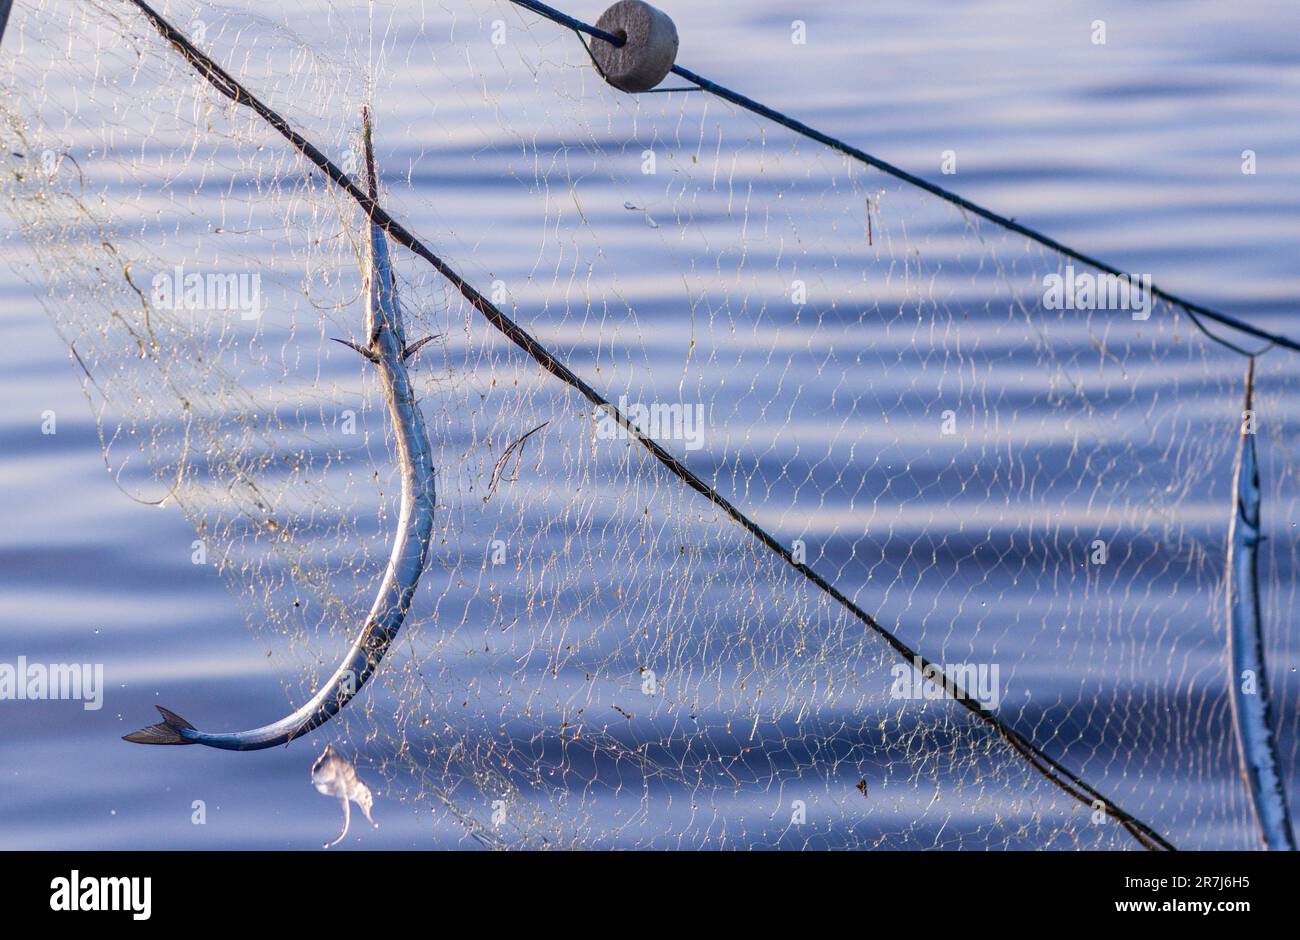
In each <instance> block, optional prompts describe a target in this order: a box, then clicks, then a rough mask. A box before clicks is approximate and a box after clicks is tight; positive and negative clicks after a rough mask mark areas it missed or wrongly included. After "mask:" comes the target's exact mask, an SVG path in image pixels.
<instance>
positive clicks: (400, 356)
mask: <svg viewBox="0 0 1300 940" xmlns="http://www.w3.org/2000/svg"><path fill="white" fill-rule="evenodd" d="M365 156H366V168H367V174H368V177H369V187H370V197H371V198H372V199H377V198H378V181H377V178H376V174H375V165H374V152H373V147H372V145H371V140H370V119H369V114H368V113H367V114H366V115H365ZM369 232H370V238H369V243H368V256H369V257H368V259H367V271H366V279H367V281H368V285H367V290H366V321H365V334H364V337H363V340H364V342H363V343H345V345H348V346H351V347H352V348H353V349H356V350H357V352H359V353H361V355H362V356H363V357H365V358H366V359H367V360H369V361H370V362H372V363H374V365H375V367H376V368H377V369H378V371H379V378H380V383H381V386H382V389H383V395H384V402H385V404H386V405H387V408H388V416H389V419H390V420H391V421H392V425H393V434H394V437H395V438H396V441H397V464H398V467H399V468H400V471H401V478H402V493H401V509H400V512H399V514H398V519H397V532H396V534H395V536H394V538H393V548H392V553H391V554H390V555H389V558H388V565H387V568H386V569H385V571H384V577H383V581H382V582H381V583H380V587H379V591H378V594H377V596H376V597H375V601H374V604H373V605H371V608H370V613H369V615H368V616H367V617H366V620H365V622H364V623H363V624H362V627H361V630H360V632H359V633H358V634H357V637H356V639H355V640H354V641H353V643H352V647H351V648H350V649H349V650H348V652H347V654H346V655H345V656H344V657H343V661H342V662H341V663H340V664H339V667H338V668H337V669H336V670H335V671H334V674H333V675H332V676H331V677H330V678H329V680H328V681H327V682H325V683H324V684H323V685H321V687H320V688H319V690H318V691H317V692H316V694H315V695H313V696H312V697H311V699H310V700H308V701H307V702H306V703H305V704H303V705H302V706H301V707H300V708H298V709H297V710H296V711H294V712H293V713H292V714H290V715H286V716H285V717H284V718H281V719H280V720H279V721H276V722H273V723H272V724H269V725H263V726H262V727H260V728H253V729H251V730H248V731H223V732H210V731H200V730H198V729H197V728H195V727H194V726H193V725H191V724H190V723H189V722H188V721H186V720H185V719H183V718H181V717H180V716H179V715H177V714H175V713H174V712H171V711H168V710H167V709H165V708H163V707H161V706H156V707H157V708H158V711H159V712H161V713H162V716H163V720H162V722H160V723H159V724H156V725H150V726H149V727H148V728H143V729H141V730H140V731H136V732H133V733H132V734H128V735H126V736H125V738H124V740H127V741H131V742H133V743H135V744H204V745H207V746H208V747H215V748H221V749H223V750H230V751H254V750H260V749H261V748H267V747H275V746H276V745H279V744H286V743H288V742H289V741H292V740H293V739H294V738H297V737H300V736H302V735H304V734H306V733H307V732H309V731H311V730H313V729H314V728H318V727H320V726H321V725H322V724H324V723H325V722H327V721H329V720H330V719H331V718H333V717H334V716H335V715H337V714H338V713H339V711H341V710H342V709H343V707H344V706H345V705H347V703H348V702H349V701H351V699H352V698H353V696H355V695H356V693H357V692H358V691H360V689H361V687H362V686H364V685H365V684H366V682H367V680H369V679H370V677H371V676H372V675H373V674H374V672H375V669H376V668H377V667H378V666H379V663H380V661H381V660H382V659H383V657H384V654H385V653H386V652H387V651H388V647H389V646H390V645H391V644H392V642H393V639H394V638H395V637H396V636H397V633H398V631H399V630H400V629H401V627H402V624H403V622H404V621H405V620H406V615H407V612H408V611H409V609H410V606H411V598H412V597H413V596H414V594H415V589H416V586H417V585H418V583H419V580H420V575H421V574H423V572H424V567H425V562H426V560H427V556H428V551H429V538H430V534H431V533H432V530H433V512H434V503H435V491H434V468H433V449H432V447H431V446H430V444H429V434H428V431H427V430H426V429H425V425H424V418H423V417H422V416H421V414H420V410H419V408H418V407H416V403H415V392H414V390H413V388H412V386H411V379H410V376H409V374H408V373H407V369H406V358H407V356H408V355H410V353H412V352H414V351H415V349H416V348H418V347H419V345H422V344H416V346H415V347H408V346H407V344H406V333H405V327H404V325H403V322H402V310H401V307H400V306H399V305H398V302H397V283H396V281H395V279H394V274H393V266H392V259H391V256H390V254H389V250H388V239H387V235H386V234H385V233H384V230H383V229H381V228H380V227H379V226H377V225H374V224H373V223H371V224H370V226H369Z"/></svg>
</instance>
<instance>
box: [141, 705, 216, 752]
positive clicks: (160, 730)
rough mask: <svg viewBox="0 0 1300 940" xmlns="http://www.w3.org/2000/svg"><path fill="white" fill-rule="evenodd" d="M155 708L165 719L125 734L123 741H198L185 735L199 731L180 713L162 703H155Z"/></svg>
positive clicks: (153, 742)
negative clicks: (170, 709) (164, 706)
mask: <svg viewBox="0 0 1300 940" xmlns="http://www.w3.org/2000/svg"><path fill="white" fill-rule="evenodd" d="M154 708H156V709H158V711H159V712H161V713H162V717H163V720H162V721H160V722H159V723H158V724H156V725H150V726H149V727H147V728H141V729H140V730H139V731H132V732H131V733H130V734H126V735H123V736H122V740H123V741H130V742H131V743H132V744H194V743H196V742H195V741H194V739H193V738H187V737H185V732H186V731H197V730H198V729H197V728H195V727H194V726H193V725H192V724H190V723H189V722H188V721H186V720H185V719H184V718H182V717H181V716H180V715H178V714H176V713H175V712H173V711H168V710H167V709H165V708H163V707H162V706H161V705H155V706H154Z"/></svg>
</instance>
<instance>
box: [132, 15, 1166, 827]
mask: <svg viewBox="0 0 1300 940" xmlns="http://www.w3.org/2000/svg"><path fill="white" fill-rule="evenodd" d="M126 2H128V3H131V4H132V5H133V6H135V7H136V8H138V9H139V10H140V11H141V12H142V13H143V14H144V15H145V16H146V17H147V18H148V20H149V22H150V23H151V25H152V26H153V27H154V28H155V29H156V30H157V31H158V33H159V34H160V35H161V36H162V37H163V38H164V39H165V40H167V41H168V42H169V43H171V45H172V46H173V47H174V48H175V49H176V51H177V52H179V53H180V54H181V56H183V57H184V58H185V60H186V61H187V62H189V63H190V65H191V66H192V67H193V68H194V70H195V71H196V72H198V73H199V75H201V76H202V77H203V78H204V79H206V80H207V81H208V82H210V83H211V84H212V85H213V87H215V88H216V89H217V90H218V91H220V92H221V93H222V94H224V95H226V96H227V97H228V98H230V99H231V100H232V101H234V102H235V103H236V104H239V105H242V106H245V107H248V108H251V109H252V110H253V111H254V112H256V113H257V114H258V115H259V116H260V117H261V118H263V119H264V120H265V121H266V122H267V123H269V124H270V125H271V126H272V127H274V128H275V129H276V130H277V131H278V132H279V133H280V134H281V136H283V137H284V138H285V140H287V141H289V143H290V144H292V145H293V147H294V148H295V149H296V150H298V151H299V152H300V153H301V154H302V155H303V156H305V157H306V158H307V159H308V160H310V161H311V162H312V163H314V164H315V165H316V166H317V167H318V168H319V169H320V170H321V172H323V173H324V174H325V175H326V176H327V177H329V179H330V180H331V181H333V182H334V183H335V184H336V185H338V186H339V187H340V188H341V189H343V190H344V191H345V192H347V194H348V195H349V196H351V197H352V198H353V200H355V201H356V203H357V205H359V206H360V207H361V209H362V210H363V211H364V212H365V213H366V215H367V216H368V217H369V218H370V220H371V221H372V222H374V224H376V225H378V226H380V227H381V228H383V229H384V230H385V231H386V232H387V233H388V235H389V237H391V238H392V239H393V240H394V241H396V242H397V243H398V244H400V245H402V246H403V247H405V248H407V249H409V250H410V251H412V252H414V253H415V254H416V255H418V256H419V257H421V258H423V259H424V260H425V261H427V262H428V263H429V264H430V265H432V266H433V268H434V270H436V271H437V272H438V273H439V274H441V275H442V276H443V277H445V278H446V279H447V280H448V281H450V282H451V284H452V285H453V286H454V287H455V288H456V289H457V290H458V291H459V292H460V294H461V296H463V297H464V298H465V300H466V301H468V302H469V304H470V305H471V306H472V307H473V308H474V309H475V310H477V311H478V312H479V313H480V314H482V315H483V317H484V318H485V319H486V320H487V321H488V323H490V324H491V325H492V326H493V327H495V328H496V329H497V330H498V331H499V332H501V333H502V334H503V335H504V336H505V337H506V338H507V339H509V340H510V341H511V342H512V343H514V344H515V345H516V346H518V347H519V348H520V349H522V350H523V351H524V352H526V353H527V354H528V355H529V356H530V357H532V359H533V360H534V361H535V362H536V363H537V364H538V365H540V366H541V367H542V368H543V369H545V370H546V371H547V372H549V373H551V375H553V376H555V377H556V378H558V379H559V380H560V381H561V382H563V383H564V384H565V385H568V386H569V387H570V388H572V389H574V390H576V391H577V392H579V393H580V394H581V395H582V396H583V397H584V398H586V399H587V400H588V401H589V402H591V403H592V404H593V405H596V406H597V407H599V408H601V409H603V410H605V412H606V413H607V414H609V415H611V416H613V417H614V419H615V420H616V421H617V422H618V424H619V426H620V427H622V428H623V429H624V430H626V431H627V432H628V434H629V435H631V436H632V437H633V438H635V439H636V440H637V442H638V443H640V444H641V445H642V446H643V447H645V448H646V449H647V450H649V451H650V453H651V454H653V455H654V457H655V458H656V459H657V460H658V461H659V462H660V463H661V464H663V465H664V466H665V467H666V468H667V469H668V470H669V471H670V472H671V473H672V474H673V475H674V476H676V477H677V478H678V479H679V480H681V481H682V482H683V483H685V484H686V485H687V486H689V487H690V488H691V489H693V490H695V492H697V493H699V494H700V495H701V496H703V497H704V498H705V499H707V500H708V501H709V502H711V503H713V505H715V506H717V507H718V508H719V509H720V510H722V511H723V512H724V513H726V515H727V516H728V517H730V518H731V519H732V520H733V521H735V522H736V523H737V524H739V525H740V526H741V528H743V529H744V530H745V531H747V532H748V533H750V535H752V536H753V537H754V538H755V539H757V540H758V541H759V542H760V543H761V544H762V545H763V546H764V547H765V548H767V549H768V550H770V551H771V552H773V553H774V554H775V555H777V556H778V557H780V558H781V559H782V560H783V561H784V562H785V563H786V564H787V565H789V566H790V567H791V568H793V569H794V570H795V571H797V572H799V573H800V574H801V575H803V576H804V578H806V579H807V580H808V581H809V582H811V583H812V584H814V585H815V586H816V587H818V588H819V589H820V590H822V591H823V592H824V593H826V594H827V595H828V596H829V597H830V598H832V599H833V600H834V601H836V603H838V604H840V605H841V606H842V607H844V609H845V610H847V611H849V612H850V613H851V614H852V615H853V616H854V617H856V618H857V619H858V620H859V621H861V622H862V623H863V624H864V625H866V626H867V627H868V628H869V629H871V630H872V631H873V632H875V633H876V634H877V635H879V636H880V637H881V639H883V640H884V641H885V642H886V643H888V644H889V646H890V647H892V648H893V649H894V650H895V651H896V652H897V653H898V654H899V655H900V656H902V657H903V658H904V659H906V660H907V661H908V662H910V663H914V664H915V665H916V666H917V667H919V668H920V669H921V670H922V674H923V675H927V677H928V678H930V681H932V682H934V683H935V684H937V685H941V686H942V688H943V690H944V692H945V693H947V694H948V695H949V696H950V697H951V698H952V699H954V700H955V701H956V702H958V703H960V704H961V705H962V706H964V707H965V708H966V709H967V710H968V711H970V712H971V714H973V715H974V716H975V717H977V718H978V719H979V720H980V721H983V722H984V723H985V724H987V725H989V726H990V727H992V728H993V729H994V730H996V731H997V732H998V734H999V735H1001V737H1002V738H1003V739H1004V740H1005V741H1006V742H1007V743H1008V744H1009V745H1010V746H1011V747H1012V749H1014V750H1015V751H1016V753H1018V754H1020V756H1021V757H1023V758H1024V759H1025V761H1027V762H1028V763H1029V765H1030V766H1032V767H1033V768H1034V769H1035V770H1037V771H1038V772H1039V773H1040V774H1042V775H1043V776H1044V777H1045V778H1046V779H1048V780H1049V781H1051V782H1052V783H1053V784H1055V785H1056V786H1057V787H1059V788H1060V789H1061V790H1062V791H1063V792H1065V793H1067V794H1069V795H1070V796H1072V797H1074V798H1075V799H1076V800H1078V801H1079V802H1080V803H1083V804H1085V805H1087V806H1090V807H1091V806H1093V805H1094V804H1095V803H1097V802H1100V803H1102V804H1103V805H1104V807H1105V810H1106V812H1107V813H1108V814H1109V815H1112V816H1114V817H1115V819H1117V820H1118V821H1119V822H1120V824H1121V825H1122V826H1123V827H1124V828H1125V829H1126V830H1127V831H1128V832H1129V833H1130V834H1131V835H1132V836H1133V838H1134V839H1136V840H1137V841H1138V842H1139V843H1140V844H1141V845H1142V846H1143V847H1145V848H1148V849H1169V850H1172V849H1173V848H1174V846H1173V845H1172V844H1171V843H1170V842H1169V841H1168V840H1167V839H1165V838H1164V837H1163V836H1161V835H1160V834H1159V833H1158V832H1156V831H1155V830H1154V829H1152V828H1151V827H1150V826H1148V825H1147V824H1146V823H1144V822H1142V820H1140V819H1138V818H1137V817H1135V816H1133V815H1132V814H1130V813H1128V812H1126V811H1124V810H1123V809H1121V808H1120V807H1118V806H1117V805H1115V803H1113V802H1112V801H1111V800H1109V799H1107V798H1106V797H1105V796H1103V795H1102V794H1101V793H1100V792H1099V791H1098V790H1096V789H1095V788H1093V787H1092V786H1091V785H1090V784H1088V783H1087V782H1086V781H1084V780H1083V779H1082V778H1080V777H1079V776H1077V775H1076V774H1075V773H1074V772H1073V771H1071V770H1070V769H1069V768H1067V767H1065V766H1064V765H1062V764H1061V763H1059V762H1058V761H1056V760H1055V759H1053V758H1052V757H1049V756H1048V755H1047V754H1046V753H1045V752H1044V751H1042V750H1041V749H1040V748H1039V747H1038V746H1037V745H1035V744H1034V743H1033V742H1032V741H1030V740H1029V739H1028V738H1026V737H1025V736H1024V735H1022V734H1021V733H1020V732H1019V731H1017V730H1015V729H1014V728H1012V727H1011V726H1010V725H1009V724H1007V723H1006V722H1005V721H1003V720H1002V719H1001V718H1000V717H998V715H997V714H995V713H994V712H992V711H990V710H989V709H987V708H985V707H984V705H982V704H981V703H980V702H979V701H978V700H976V699H974V698H972V697H971V696H970V695H968V694H967V693H966V690H965V689H964V688H963V687H962V686H961V685H960V684H958V683H957V681H956V680H955V679H953V678H950V677H949V676H948V675H947V674H946V673H945V672H944V671H943V670H942V669H940V668H938V667H937V666H936V665H935V664H934V663H932V662H931V661H930V660H928V659H926V658H925V657H923V656H921V655H920V654H919V653H917V652H916V651H915V650H913V649H912V648H911V647H910V646H908V645H907V644H906V643H904V642H903V641H902V640H900V639H899V638H898V637H897V636H895V635H894V634H893V633H892V632H891V631H890V630H888V629H887V628H885V627H884V626H882V625H881V624H880V623H879V622H878V621H877V620H876V619H875V618H874V617H873V616H872V615H871V614H869V613H867V612H866V611H865V610H863V609H862V608H861V607H859V606H858V605H857V604H856V603H854V602H853V601H852V600H851V599H850V598H849V597H847V596H846V595H845V594H844V593H843V592H842V591H840V590H839V589H838V588H837V587H835V585H833V584H831V583H830V582H829V581H827V580H826V579H825V578H824V577H822V576H821V575H820V574H818V573H817V572H816V571H814V570H813V569H812V568H810V567H809V566H808V565H806V564H804V563H802V562H798V561H796V560H795V558H794V556H793V555H792V554H791V552H790V550H789V549H787V548H786V547H785V546H784V545H782V544H781V543H780V542H778V541H777V540H776V538H775V537H774V536H773V535H771V534H770V533H769V532H767V531H766V530H765V529H763V528H762V527H761V526H759V525H758V523H756V522H754V521H753V520H752V519H750V518H749V517H748V516H746V515H745V514H744V513H743V512H741V511H740V509H738V508H737V507H736V506H734V505H733V504H732V503H731V502H730V501H729V500H728V499H727V498H726V497H725V496H723V495H722V494H721V493H719V492H718V491H717V490H715V489H714V488H713V487H712V486H710V485H709V484H708V483H706V482H705V481H704V480H702V479H700V477H699V476H697V475H696V474H695V473H694V472H693V471H691V470H690V469H688V468H687V467H686V465H685V464H683V463H682V462H681V461H680V460H678V459H677V458H676V457H674V456H673V455H672V454H671V453H669V452H668V451H667V450H665V449H664V448H663V446H662V445H660V444H659V442H658V441H656V440H655V439H654V438H652V437H649V436H648V435H646V434H645V433H644V432H642V431H641V430H640V428H638V427H637V426H636V425H635V424H633V423H632V422H631V421H630V420H629V419H628V417H627V416H626V415H624V414H623V412H622V411H620V410H619V409H618V408H617V407H616V406H615V405H613V404H611V403H610V402H609V401H608V400H607V399H606V398H605V397H604V396H602V395H601V394H600V392H598V391H596V389H594V388H593V387H592V386H591V385H589V384H588V383H587V382H586V381H585V380H584V379H582V378H581V377H580V376H579V375H578V374H577V373H575V372H574V371H573V370H572V369H570V368H569V367H568V366H567V365H565V363H564V362H563V361H561V360H560V359H559V358H557V357H556V356H555V355H554V354H552V353H551V352H550V351H549V350H548V349H546V347H544V346H542V345H541V343H539V342H538V341H537V340H536V339H534V338H533V336H532V335H531V334H530V333H529V332H528V331H527V330H525V329H524V328H523V327H522V326H520V325H519V324H518V323H516V322H515V321H514V320H512V319H511V318H510V317H508V316H507V315H506V314H505V313H503V312H502V311H501V310H500V309H499V308H497V307H496V305H495V304H493V303H492V302H491V301H489V300H488V299H487V298H486V297H484V296H483V295H482V294H480V293H479V292H478V291H477V290H475V289H474V287H473V286H472V285H471V284H470V283H469V282H467V281H466V280H465V279H464V278H462V277H461V276H460V275H459V274H458V273H457V272H456V271H455V270H454V269H453V268H452V267H451V266H450V265H448V264H447V262H446V261H444V260H443V259H442V258H440V257H439V256H438V255H436V254H434V253H433V251H432V250H430V249H429V248H428V246H426V245H425V244H424V243H423V242H422V241H420V240H419V239H418V238H416V237H415V236H414V235H412V234H411V233H410V232H409V231H407V229H406V228H405V227H404V226H403V225H402V224H401V223H400V222H398V221H397V220H396V219H394V218H393V217H392V216H390V215H389V214H388V213H387V212H386V211H384V210H383V209H382V208H380V206H379V204H378V203H377V202H375V200H373V199H372V198H370V196H369V195H367V194H366V193H365V192H364V191H362V190H361V189H359V188H358V187H357V186H356V184H355V183H353V182H352V180H351V179H349V178H348V176H347V174H346V173H344V172H343V171H342V170H341V169H339V167H338V166H336V165H335V164H334V163H333V162H332V161H331V160H330V159H329V158H328V157H326V156H325V154H324V153H322V152H321V150H320V149H319V148H317V147H316V146H315V145H314V144H312V143H311V142H310V141H309V140H307V139H306V138H305V137H303V136H302V135H301V134H299V133H298V132H297V131H295V130H294V129H293V128H292V127H291V126H290V125H289V123H288V122H287V121H286V120H285V119H284V118H283V117H281V116H280V115H279V114H278V113H276V112H275V111H273V110H272V109H271V108H269V107H267V105H265V104H263V103H262V102H261V101H260V100H259V99H258V98H257V97H256V96H255V95H253V93H252V92H250V91H249V90H248V89H247V88H245V87H244V86H243V85H242V84H240V83H239V82H238V81H237V80H236V79H234V78H233V77H231V75H230V74H229V73H227V72H226V71H225V70H224V69H222V68H221V66H219V65H218V64H217V63H216V62H214V61H213V60H212V59H211V58H209V57H208V56H207V54H206V53H204V52H202V51H201V50H199V49H198V48H197V47H195V46H194V45H193V43H191V42H190V41H189V39H187V38H186V36H185V35H184V34H183V33H181V32H180V31H179V30H177V29H176V28H175V27H174V26H172V24H171V23H169V22H168V21H167V20H166V19H164V18H163V17H162V16H161V15H160V14H158V13H157V12H155V11H154V9H153V8H152V7H150V6H149V4H148V3H146V2H145V0H126Z"/></svg>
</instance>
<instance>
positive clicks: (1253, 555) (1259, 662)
mask: <svg viewBox="0 0 1300 940" xmlns="http://www.w3.org/2000/svg"><path fill="white" fill-rule="evenodd" d="M1254 384H1255V360H1254V359H1251V361H1250V366H1249V369H1248V371H1247V373H1246V409H1245V410H1246V411H1247V412H1249V411H1250V410H1251V403H1252V400H1253V396H1254ZM1252 432H1253V428H1248V427H1247V422H1246V417H1245V416H1244V415H1243V418H1242V429H1241V444H1240V447H1239V449H1238V452H1237V468H1236V476H1235V479H1234V481H1233V497H1234V504H1233V513H1232V524H1231V526H1230V528H1229V530H1228V653H1229V658H1230V659H1231V663H1232V674H1231V675H1230V676H1229V677H1228V678H1229V687H1230V688H1231V690H1232V714H1233V719H1234V721H1235V723H1236V727H1237V756H1238V758H1239V760H1240V762H1241V774H1242V777H1243V779H1244V780H1245V783H1246V788H1247V790H1249V791H1250V798H1251V804H1252V805H1253V806H1254V808H1255V817H1256V819H1257V820H1258V821H1259V828H1260V833H1261V834H1262V836H1263V839H1264V845H1265V847H1267V848H1269V849H1273V850H1288V851H1295V847H1296V845H1295V835H1294V833H1293V831H1292V829H1291V813H1290V810H1289V808H1288V806H1287V798H1286V783H1285V781H1284V780H1283V779H1282V764H1281V761H1280V760H1279V759H1278V752H1277V735H1276V734H1275V733H1274V731H1273V727H1274V726H1273V714H1272V702H1271V699H1270V698H1269V688H1268V671H1267V669H1266V668H1265V663H1264V635H1263V630H1262V626H1261V616H1260V598H1259V543H1260V540H1261V538H1262V536H1261V534H1260V502H1261V496H1260V485H1259V463H1258V460H1257V457H1256V453H1255V435H1254V433H1252Z"/></svg>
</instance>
